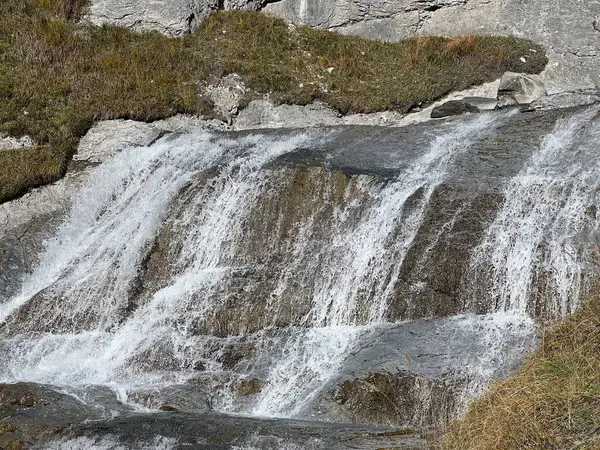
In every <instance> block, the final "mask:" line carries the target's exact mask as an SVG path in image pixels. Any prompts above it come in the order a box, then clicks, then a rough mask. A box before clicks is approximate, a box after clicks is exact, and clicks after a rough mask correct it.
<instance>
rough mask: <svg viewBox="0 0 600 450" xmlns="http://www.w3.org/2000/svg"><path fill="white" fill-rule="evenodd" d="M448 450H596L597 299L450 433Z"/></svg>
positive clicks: (599, 397)
mask: <svg viewBox="0 0 600 450" xmlns="http://www.w3.org/2000/svg"><path fill="white" fill-rule="evenodd" d="M445 448H447V449H450V450H453V449H460V450H475V449H477V450H492V449H494V450H495V449H502V450H513V449H514V450H527V449H536V450H537V449H539V450H559V449H560V450H564V449H573V450H575V449H577V450H597V449H599V448H600V296H596V297H594V298H592V299H591V300H590V301H589V303H587V304H586V305H584V306H583V307H582V308H581V309H580V310H579V311H578V312H577V313H575V314H574V315H573V316H571V317H569V318H568V319H566V320H565V322H564V323H562V324H561V325H559V326H558V327H557V328H556V329H555V330H553V331H550V332H548V333H546V334H545V336H544V339H543V342H542V347H541V349H540V350H539V351H538V352H537V353H535V354H534V355H533V356H532V357H531V358H530V359H529V360H528V361H527V363H525V365H524V366H523V367H522V368H521V369H520V370H519V371H518V372H517V373H516V374H515V375H513V376H511V377H509V378H507V379H505V380H502V381H499V382H497V383H496V384H494V385H492V386H491V387H490V389H489V391H488V392H487V393H486V394H485V395H484V396H483V397H482V398H480V399H478V400H476V401H475V402H473V404H472V405H471V407H470V408H469V410H468V412H467V414H466V416H465V417H464V419H462V420H461V421H458V422H457V423H455V424H453V425H452V426H451V427H450V431H449V434H448V436H447V444H446V447H445Z"/></svg>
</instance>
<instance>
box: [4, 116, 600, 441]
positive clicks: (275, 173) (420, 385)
mask: <svg viewBox="0 0 600 450" xmlns="http://www.w3.org/2000/svg"><path fill="white" fill-rule="evenodd" d="M532 114H533V113H532ZM596 116H597V109H595V108H592V109H588V110H584V111H583V112H581V111H580V112H577V113H576V114H573V113H569V114H566V117H563V118H560V119H559V120H558V121H556V124H555V125H554V128H553V129H552V131H551V132H550V133H548V134H547V135H546V136H545V137H544V138H543V139H541V140H540V142H541V143H540V144H539V148H538V147H536V148H528V149H514V152H513V153H515V155H514V156H512V155H511V158H513V159H512V160H511V161H510V162H509V163H506V162H503V161H499V162H497V161H492V162H490V163H488V162H485V158H483V156H482V155H481V154H479V153H477V152H478V148H479V146H481V145H482V142H484V143H487V145H493V144H494V142H495V141H498V142H500V141H502V138H501V137H500V138H499V137H498V136H499V133H503V132H504V131H502V130H503V128H502V127H505V126H509V125H510V124H511V123H512V122H511V121H514V120H517V119H516V118H517V114H516V113H515V112H510V111H508V112H494V113H485V114H480V115H476V116H470V117H468V118H461V119H457V120H456V121H449V122H443V123H441V124H438V125H436V127H437V128H435V135H431V133H427V132H426V128H424V127H422V128H419V127H416V128H414V130H413V131H411V133H413V134H407V135H406V136H405V135H403V133H404V131H402V130H399V131H394V132H392V131H386V132H385V133H389V135H387V134H385V133H384V132H383V131H382V132H381V134H382V135H383V137H382V138H381V140H380V141H377V142H376V143H373V144H371V143H370V142H371V141H369V140H365V141H364V142H363V143H362V144H361V143H360V141H359V143H358V144H356V145H357V146H359V145H363V146H365V148H360V149H358V150H356V149H355V150H348V149H346V148H338V147H336V145H337V146H340V147H343V145H344V144H338V140H339V141H340V142H345V141H344V139H348V138H347V137H345V136H346V134H349V135H350V140H352V139H351V138H352V133H353V132H354V131H352V130H346V129H343V128H340V129H337V130H333V131H327V133H325V138H323V135H324V133H323V132H322V131H314V132H310V133H308V132H302V133H300V132H290V131H286V132H281V133H263V134H254V135H252V134H250V135H248V134H244V135H238V136H235V137H229V136H225V135H223V134H217V133H208V132H196V133H192V134H189V135H177V136H167V137H165V138H162V139H160V140H159V141H158V142H156V143H155V144H153V145H151V146H150V147H148V148H143V149H139V148H138V149H126V150H124V151H122V152H120V153H119V154H117V155H116V156H114V157H113V158H112V159H111V160H109V161H107V162H105V163H103V164H101V165H99V166H98V167H95V168H93V169H91V170H90V174H89V176H88V178H87V180H86V181H85V182H84V184H83V187H82V189H81V191H80V192H79V193H78V195H77V198H76V199H75V201H74V204H73V207H72V210H71V211H70V213H69V216H68V217H67V218H66V219H65V220H64V222H63V224H62V225H61V226H60V228H59V229H58V230H57V232H56V234H55V236H54V237H53V238H52V239H50V240H49V241H48V242H47V243H46V247H45V251H44V253H43V254H42V255H41V256H40V262H39V264H38V265H37V267H36V268H35V270H34V271H33V272H32V273H31V274H30V275H29V276H28V277H27V278H26V279H25V281H24V283H23V285H22V287H21V291H20V293H19V294H18V295H16V296H14V297H12V298H8V299H4V301H3V302H2V303H0V379H1V380H2V381H4V382H13V381H33V382H39V383H45V384H51V385H58V386H63V387H69V388H74V387H77V388H82V389H85V387H87V386H90V385H102V386H109V387H110V388H112V389H114V390H116V391H118V392H120V398H121V399H122V400H127V401H129V402H134V403H135V402H138V403H143V404H145V405H146V406H152V405H148V404H147V403H144V401H142V400H140V398H142V397H143V396H138V397H136V393H139V392H142V391H148V390H150V389H156V390H158V391H160V390H161V389H165V390H168V388H170V387H173V386H176V385H177V386H184V388H185V389H187V388H189V389H196V388H198V386H200V387H199V388H198V389H204V391H205V393H208V394H210V395H209V396H210V402H211V406H212V407H213V408H214V409H217V410H220V411H223V412H228V413H241V414H245V415H252V416H268V417H287V418H308V417H312V416H313V414H317V413H319V414H321V413H322V414H323V415H322V416H318V417H324V418H325V419H327V420H338V419H339V420H343V419H347V418H348V417H349V416H348V415H346V416H344V415H343V414H348V412H347V409H348V407H347V409H346V410H344V411H345V412H344V411H342V409H343V408H342V407H346V406H344V405H346V404H351V403H352V399H351V398H350V399H347V398H344V400H339V401H338V403H337V404H335V405H334V406H331V405H332V404H333V403H335V401H329V400H328V401H329V403H327V401H325V400H324V399H329V398H330V397H331V396H332V395H333V396H335V395H334V394H332V392H333V393H336V392H337V393H338V394H339V393H340V392H339V390H337V389H338V387H339V386H340V384H341V383H343V382H345V381H348V380H350V381H352V380H353V379H359V378H361V377H362V381H360V383H363V385H365V386H366V385H368V386H370V388H369V389H371V391H373V390H376V389H378V387H377V386H375V385H374V384H373V383H371V381H365V380H364V378H365V377H368V375H369V372H370V371H374V372H379V373H385V374H391V375H390V376H392V375H393V376H396V375H398V374H400V375H401V376H406V377H409V375H411V374H412V375H414V377H416V378H417V381H418V382H415V383H414V386H413V387H412V388H411V389H413V390H412V391H410V393H409V394H410V395H413V397H414V398H415V399H416V400H414V402H413V403H415V402H417V403H418V402H421V403H422V404H423V405H422V406H419V407H415V406H413V409H415V411H414V412H411V414H413V415H412V416H411V417H409V418H408V419H406V421H405V422H401V423H403V424H411V425H412V424H423V423H427V420H430V421H431V419H430V418H424V417H425V416H426V414H425V413H423V412H422V411H423V410H425V409H427V408H429V409H431V408H437V407H439V404H441V403H439V402H438V403H436V401H437V400H436V399H435V398H434V397H435V395H437V394H435V392H438V391H439V389H438V388H437V387H436V386H437V385H435V383H434V381H435V382H437V381H440V380H441V381H440V383H442V384H443V383H446V385H445V386H446V387H448V386H450V387H451V388H452V389H454V395H455V396H456V397H457V399H456V403H457V405H456V406H450V407H449V408H450V409H451V408H454V409H459V408H460V406H461V401H463V400H464V399H467V398H469V397H470V396H472V395H474V394H476V393H478V392H480V390H481V389H482V388H483V386H485V384H486V383H487V382H489V380H490V379H491V378H493V377H495V376H498V375H499V374H501V373H504V372H505V371H506V370H508V369H510V368H511V367H512V365H514V364H515V363H516V362H517V361H518V355H515V354H518V353H519V351H520V350H522V349H526V348H529V347H528V344H527V343H531V342H532V340H533V339H534V337H533V335H534V333H535V326H534V322H533V319H532V318H533V317H537V316H544V317H556V316H561V315H564V314H566V313H567V312H569V311H571V310H572V309H573V308H575V307H576V305H577V301H578V299H579V297H580V295H581V294H582V293H584V292H585V291H586V289H587V286H588V285H589V283H591V282H592V281H593V279H592V278H593V277H592V276H590V271H591V270H592V269H593V268H592V266H591V265H590V258H591V256H592V255H591V250H590V249H592V250H593V248H595V247H594V245H588V244H589V243H590V242H595V241H596V238H597V231H598V221H597V220H596V217H595V216H596V205H598V204H599V199H598V198H597V197H598V191H599V189H600V186H599V185H600V182H599V181H598V180H600V177H599V176H598V175H599V174H600V163H598V162H597V160H598V159H597V158H596V157H595V153H596V151H597V144H596V142H597V140H598V137H599V136H600V127H599V125H598V121H597V119H596ZM363 132H364V133H365V134H367V135H368V133H369V131H366V130H362V131H359V133H363ZM345 133H346V134H345ZM394 133H396V134H394ZM371 136H372V135H371ZM415 136H417V137H418V139H420V141H419V143H421V142H422V143H423V145H421V146H418V145H414V146H413V147H411V146H410V142H411V141H412V140H414V139H412V138H414V137H415ZM378 139H379V137H378ZM369 145H374V146H375V145H378V146H381V147H386V146H387V147H386V149H385V151H384V152H383V153H384V154H385V155H386V156H385V158H384V159H385V160H384V161H383V162H378V164H379V165H378V166H377V165H376V164H375V165H376V166H377V167H374V168H373V167H368V168H364V167H359V168H358V169H360V170H358V169H356V170H355V169H354V168H353V167H350V168H348V167H347V166H348V164H346V163H343V162H342V163H340V162H339V161H340V158H342V160H343V157H344V154H345V153H344V152H350V155H351V158H352V157H354V156H355V155H353V154H352V151H355V152H356V154H357V155H358V156H359V157H360V158H363V160H368V159H369V158H372V159H376V157H375V156H372V155H374V154H376V151H377V150H378V149H377V148H373V149H371V148H369V147H368V146H369ZM328 146H329V147H328ZM405 147H406V148H405ZM417 147H418V148H417ZM323 148H324V149H325V150H322V151H321V150H319V149H323ZM307 149H309V150H315V149H316V150H317V151H316V152H314V153H310V152H309V153H306V151H307ZM327 149H329V150H327ZM511 150H513V149H511ZM320 151H321V153H319V152H320ZM386 152H387V153H386ZM306 155H308V156H306ZM340 155H341V156H340ZM365 155H367V156H365ZM388 156H389V158H388ZM336 158H337V159H336ZM396 160H397V161H396ZM395 161H396V162H395ZM482 161H483V162H482ZM484 164H488V165H487V166H485V165H484ZM494 164H497V165H502V164H505V166H506V167H505V168H504V169H503V172H502V177H503V178H500V177H498V179H494V180H492V181H490V179H491V178H492V177H491V176H489V177H488V175H487V174H486V173H485V171H484V170H482V167H483V168H485V170H489V172H490V173H492V172H494V170H495V168H494ZM473 167H475V168H476V169H473V170H476V171H478V172H476V176H478V177H480V179H478V180H477V181H476V182H475V181H474V182H473V183H472V184H473V186H471V185H469V184H468V183H465V182H464V180H463V181H461V183H463V184H462V185H461V184H460V183H458V182H455V180H457V179H459V178H461V177H463V178H464V175H463V172H466V171H468V170H471V169H472V168H473ZM486 177H488V178H486ZM482 180H483V181H482ZM465 184H467V185H468V188H464V185H465ZM461 186H463V187H461ZM461 189H462V190H461ZM488 197H489V198H492V197H493V198H499V199H500V200H498V202H497V204H495V203H493V202H492V203H490V205H491V206H490V205H487V204H486V205H487V206H486V207H488V208H489V209H488V210H486V211H493V215H490V216H489V217H487V216H485V215H484V214H480V213H479V211H478V210H475V212H473V208H474V207H473V205H474V204H475V205H476V204H479V203H478V202H480V203H481V199H482V198H484V199H487V198H488ZM440 199H441V200H440ZM494 205H495V206H494ZM435 214H438V215H439V217H440V218H439V223H438V222H432V220H433V219H431V217H433V216H435ZM436 217H437V216H436ZM436 220H438V219H436ZM470 222H478V223H481V224H483V225H482V226H481V229H482V230H483V231H482V232H481V234H480V235H477V233H473V235H472V237H471V238H470V239H466V240H465V239H464V237H461V235H464V234H466V233H469V232H470V230H471V229H470V228H465V227H466V225H465V224H469V223H470ZM432 223H434V225H432ZM465 230H466V231H465ZM424 233H425V234H424ZM457 238H461V239H463V241H461V242H465V241H469V240H470V241H472V242H469V244H470V245H471V247H470V253H469V256H468V257H467V261H465V262H464V274H463V277H462V281H459V283H461V284H460V286H459V287H458V288H455V287H452V286H453V285H451V283H450V281H447V280H446V281H447V283H446V285H442V286H441V287H440V286H437V287H432V286H434V284H435V283H434V281H433V280H434V278H435V277H436V276H437V275H439V274H437V273H433V270H439V267H440V266H435V267H434V268H433V269H431V268H429V267H428V266H427V265H428V261H431V260H432V258H433V259H434V258H435V257H436V255H438V254H442V255H444V254H446V253H444V252H445V251H446V250H447V247H448V246H449V245H450V244H449V243H451V241H452V240H453V239H457ZM415 248H422V249H423V250H422V253H423V257H422V258H420V259H417V260H416V262H415V259H414V257H413V256H414V255H413V256H411V251H414V249H415ZM411 258H412V259H411ZM428 258H429V259H428ZM448 264H452V262H450V263H448ZM407 266H410V267H412V268H413V269H412V272H410V271H408V270H407V269H406V267H407ZM441 267H442V269H441V270H442V271H443V270H445V269H446V268H445V267H444V266H443V265H442V266H441ZM448 269H450V267H449V268H448ZM414 274H417V275H414ZM447 278H448V279H450V278H451V277H450V276H448V277H447ZM448 286H450V287H448ZM427 289H429V291H427ZM426 291H427V292H431V294H430V297H417V296H416V295H417V294H418V293H422V292H426ZM457 291H459V292H457ZM413 293H414V295H415V297H414V298H413V297H412V295H413ZM428 295H429V294H428ZM417 299H418V300H417ZM422 299H425V300H422ZM542 299H545V300H544V301H542ZM420 301H422V302H425V301H427V302H430V303H432V304H434V306H436V307H430V308H429V307H428V308H426V307H423V305H420V304H419V303H418V302H420ZM442 302H447V303H448V305H446V306H444V308H437V303H442ZM399 305H400V306H399ZM426 306H427V305H426ZM423 311H425V312H423ZM431 311H441V313H435V312H431ZM473 312H477V313H478V314H479V315H475V314H472V313H473ZM447 316H450V317H447ZM399 319H402V320H399ZM413 319H428V320H413ZM454 353H455V354H454ZM407 374H409V375H407ZM412 375H411V376H412ZM202 377H204V378H202ZM199 379H202V380H204V381H206V380H208V381H207V382H206V383H207V384H204V385H202V383H196V384H193V383H192V382H194V380H196V381H197V380H199ZM369 380H370V379H369ZM423 380H429V381H431V383H430V384H428V383H429V381H427V382H426V381H423ZM432 380H433V381H432ZM456 380H458V381H460V383H462V384H460V385H459V383H458V381H456ZM186 383H191V384H186ZM244 383H246V384H244ZM453 383H454V384H453ZM348 389H351V388H348ZM436 389H438V391H436ZM440 389H441V388H440ZM442 390H443V389H442ZM207 391H208V392H207ZM242 392H245V393H242ZM369 392H370V391H369ZM444 392H445V391H444ZM342 394H344V395H346V394H345V393H342ZM342 394H340V395H342ZM440 395H442V394H440ZM444 395H445V394H444ZM342 397H343V395H342ZM144 398H145V397H144ZM340 398H341V397H340ZM395 401H396V400H394V401H392V400H390V403H394V402H395ZM411 401H412V400H411ZM463 403H464V402H463ZM340 404H341V405H342V406H340ZM323 405H325V406H323ZM436 405H437V406H436ZM154 406H156V405H154ZM328 408H329V409H328ZM336 408H337V409H336ZM394 408H395V410H394V411H396V412H398V411H400V410H402V408H400V407H397V405H396V404H394ZM419 408H420V409H419ZM321 409H323V410H326V411H325V412H322V411H321ZM416 410H419V411H416ZM332 411H333V412H332ZM340 411H342V412H343V414H342V413H341V412H340ZM400 412H402V411H400ZM357 414H358V413H357ZM428 414H429V413H428ZM430 415H431V416H434V415H435V412H431V413H430ZM440 416H441V414H440ZM354 417H355V416H351V417H350V419H351V420H355V419H354ZM356 417H362V416H356ZM350 419H348V420H350ZM356 420H359V419H356ZM435 420H437V419H435ZM386 423H388V422H386ZM389 423H396V422H393V421H390V422H389ZM398 423H400V422H399V419H398ZM165 442H166V441H165ZM169 442H171V441H169ZM169 445H170V444H169ZM290 445H291V444H290Z"/></svg>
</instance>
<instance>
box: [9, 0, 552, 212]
mask: <svg viewBox="0 0 600 450" xmlns="http://www.w3.org/2000/svg"><path fill="white" fill-rule="evenodd" d="M85 3H86V0H19V1H16V0H9V1H3V2H0V134H2V133H4V134H9V135H14V136H22V135H29V136H31V137H32V138H33V139H34V141H35V142H36V148H35V149H30V150H24V151H23V152H24V153H26V155H19V156H18V158H21V159H23V160H27V161H29V162H28V163H27V164H25V165H23V166H22V165H20V164H18V163H17V162H16V161H12V162H8V160H10V159H11V158H13V157H14V158H17V156H16V155H17V154H16V153H14V152H9V153H6V154H4V155H2V156H1V157H0V161H2V162H3V163H2V164H1V165H0V172H1V173H0V183H3V184H2V186H1V187H0V202H2V201H6V200H7V199H10V198H13V197H15V196H17V195H20V194H21V193H23V192H25V191H26V190H27V189H29V188H30V187H32V186H36V185H39V184H43V183H46V182H49V181H52V180H55V179H57V178H58V177H60V176H61V175H62V174H63V173H64V171H65V168H66V166H67V162H68V161H69V160H70V158H71V156H72V153H73V152H74V151H75V148H76V145H77V142H78V139H79V137H81V136H82V135H83V134H84V133H85V132H86V131H87V130H88V129H89V127H90V126H91V125H92V124H93V123H94V122H95V121H98V120H103V119H114V118H130V119H135V120H143V121H152V120H156V119H161V118H165V117H167V116H171V115H174V114H176V113H190V114H199V115H203V116H205V117H211V116H212V115H213V114H214V112H213V105H212V103H211V102H210V100H208V99H206V98H204V97H203V96H202V92H203V90H202V85H203V84H205V83H207V82H208V81H209V80H215V79H218V78H220V77H222V76H224V75H226V74H229V73H232V72H236V73H238V74H239V75H240V76H241V77H242V78H243V79H244V81H245V82H246V83H247V85H248V87H250V88H251V93H250V94H249V95H248V98H247V100H248V101H249V100H250V99H252V98H253V97H259V96H262V95H264V94H268V95H269V96H270V97H271V98H272V99H273V100H274V101H275V102H279V103H296V104H306V103H309V102H311V101H312V100H315V99H320V100H323V101H325V102H326V103H328V104H329V105H330V106H332V107H333V108H336V109H338V110H339V111H341V112H342V113H348V112H374V111H382V110H397V111H401V112H406V111H409V110H410V109H411V108H412V107H414V106H415V105H418V104H419V103H421V102H429V101H432V100H434V99H436V98H439V97H441V96H443V95H444V94H446V93H448V92H450V91H452V90H456V89H462V88H466V87H468V86H470V85H473V84H477V83H481V82H485V81H490V80H493V79H495V78H497V77H498V76H500V75H501V74H502V73H503V72H504V71H506V70H512V71H524V72H530V73H536V72H539V71H541V70H542V69H543V67H544V66H545V64H546V62H547V59H546V57H545V56H544V52H543V50H542V49H541V48H539V47H538V46H537V45H535V44H533V43H531V42H528V41H524V40H520V39H516V38H506V37H505V38H500V37H477V36H467V37H463V38H456V39H445V38H436V37H431V38H425V37H423V38H415V39H408V40H406V41H403V42H399V43H396V44H389V43H381V42H375V41H370V40H367V39H362V38H357V37H348V36H341V35H338V34H334V33H330V32H327V31H321V30H313V29H309V28H307V27H299V28H297V29H294V30H290V29H289V28H288V26H287V25H286V24H285V23H284V22H282V21H281V20H278V19H275V18H273V17H269V16H266V15H263V14H260V13H251V12H241V11H234V12H227V13H225V12H219V13H216V14H214V15H212V16H211V18H210V19H209V20H207V21H206V22H205V23H204V24H203V26H202V27H200V29H199V30H198V31H197V32H196V33H195V34H193V35H189V36H185V37H183V38H178V39H173V38H167V37H165V36H162V35H160V34H157V33H151V32H148V33H136V32H132V31H129V30H124V29H119V28H116V27H108V26H106V27H100V28H95V27H91V26H88V25H85V24H77V23H75V21H76V20H77V19H79V18H80V17H81V16H82V11H83V9H84V6H85ZM531 49H533V50H535V52H532V51H531ZM523 56H525V57H526V58H527V62H526V63H523V62H522V61H521V60H520V58H521V57H523ZM331 68H333V69H331ZM44 152H49V153H51V155H48V154H45V153H44ZM37 158H39V162H40V163H39V164H36V163H35V161H36V159H37ZM21 167H22V169H21ZM14 170H17V171H19V170H22V171H26V173H19V174H15V172H14Z"/></svg>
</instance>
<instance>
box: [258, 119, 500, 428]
mask: <svg viewBox="0 0 600 450" xmlns="http://www.w3.org/2000/svg"><path fill="white" fill-rule="evenodd" d="M500 117H502V116H492V115H483V116H481V117H478V118H477V119H476V120H474V121H472V122H470V123H468V124H466V125H465V126H463V127H461V128H459V129H453V130H451V131H449V132H447V133H445V134H442V135H440V136H438V137H437V138H436V139H434V140H433V142H432V143H431V146H430V148H429V150H428V151H427V152H426V153H425V154H424V155H423V156H422V157H420V158H418V159H417V160H416V161H414V162H412V164H411V165H410V166H409V167H407V169H406V170H405V172H404V173H402V174H400V175H399V176H398V177H396V178H395V179H393V180H390V181H389V182H388V183H387V184H386V185H384V186H376V187H375V191H374V192H372V196H373V198H374V201H373V203H372V205H371V206H370V207H368V208H367V209H366V211H364V212H363V214H362V216H361V218H360V220H359V222H358V223H357V224H356V226H354V227H351V228H350V229H348V230H346V231H345V232H344V233H336V234H335V235H334V238H333V240H332V242H331V243H330V245H329V246H328V247H327V248H326V249H324V250H323V253H322V255H320V258H322V259H323V260H324V263H322V266H324V268H325V269H324V270H323V271H321V273H320V276H319V277H318V278H317V279H316V283H315V286H314V290H313V297H312V299H311V301H310V303H311V305H312V307H311V310H310V312H309V313H308V314H307V315H306V317H305V318H304V320H303V326H304V327H303V328H301V329H299V330H295V332H294V333H293V334H292V336H291V337H290V338H288V339H289V341H288V343H287V344H286V345H285V346H283V347H282V353H281V354H279V355H276V356H275V357H274V359H275V361H276V363H275V364H274V365H273V366H272V367H271V368H270V371H269V374H268V376H267V384H268V385H269V389H268V390H266V391H265V392H264V393H263V395H261V397H260V398H259V400H258V401H257V403H256V405H254V407H253V409H252V410H251V414H254V415H262V416H283V417H294V416H297V415H298V414H300V413H301V412H302V410H303V409H304V408H306V406H307V405H308V404H310V402H311V401H312V400H313V399H314V398H315V396H316V395H318V394H319V391H320V388H322V387H324V386H325V385H326V384H327V382H328V381H329V380H330V379H332V378H333V377H334V376H335V375H336V374H337V373H338V372H339V370H340V365H341V364H342V362H343V360H344V358H345V356H346V355H347V353H348V352H349V351H350V350H351V349H352V347H353V345H354V344H355V342H356V340H357V339H359V337H360V335H361V334H362V333H364V332H365V331H368V329H369V328H370V327H371V326H373V325H377V324H380V323H382V322H383V321H384V314H385V311H386V305H387V302H388V301H389V299H390V297H391V296H393V295H394V288H395V284H396V280H397V278H398V273H399V270H400V267H401V266H402V262H403V260H404V257H405V255H406V252H407V250H408V249H409V248H410V245H411V243H412V241H413V239H414V237H415V234H416V232H417V230H418V227H419V225H420V223H421V221H422V218H423V214H424V212H425V209H426V207H427V205H428V202H429V199H430V197H431V195H432V193H433V191H434V190H435V188H436V187H437V186H438V185H439V184H440V183H441V182H442V181H443V180H444V178H445V177H446V175H447V173H448V171H449V169H450V167H451V165H452V161H453V159H454V158H455V157H456V156H457V155H458V154H460V152H461V151H465V150H466V149H468V148H469V144H470V142H471V140H472V139H474V138H476V137H481V136H482V135H483V134H484V133H485V132H486V131H489V130H490V129H493V128H494V125H495V120H498V119H499V118H500ZM415 196H416V197H417V201H416V202H412V204H409V199H413V198H414V197H415ZM300 261H302V258H298V259H297V261H296V262H295V263H296V265H297V266H298V269H300V268H301V267H306V265H305V264H298V262H300ZM281 282H283V283H286V282H288V280H287V279H285V278H284V279H283V280H281Z"/></svg>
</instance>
